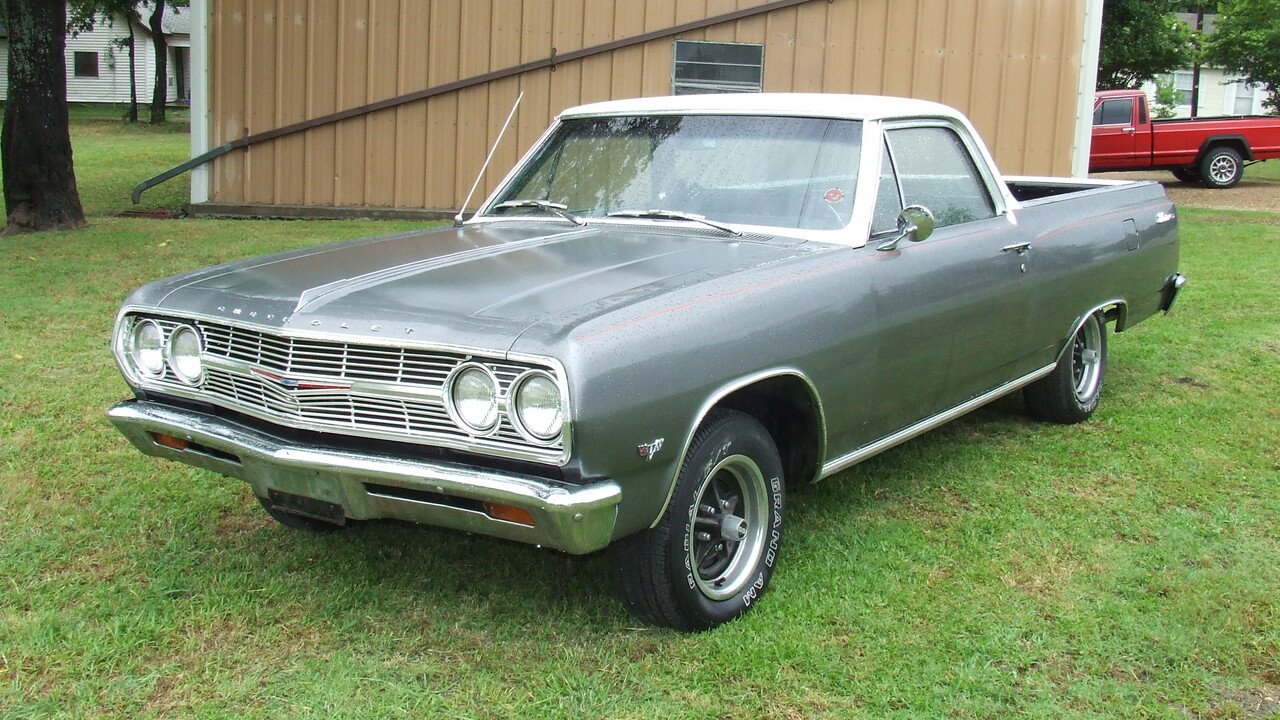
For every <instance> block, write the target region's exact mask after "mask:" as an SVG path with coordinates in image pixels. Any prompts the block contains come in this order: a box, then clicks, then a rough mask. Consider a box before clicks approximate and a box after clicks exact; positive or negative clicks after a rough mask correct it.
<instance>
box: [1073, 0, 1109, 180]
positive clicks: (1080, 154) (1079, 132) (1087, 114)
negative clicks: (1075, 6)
mask: <svg viewBox="0 0 1280 720" xmlns="http://www.w3.org/2000/svg"><path fill="white" fill-rule="evenodd" d="M1102 1H1103V0H1084V34H1083V37H1082V38H1081V40H1080V85H1079V88H1078V90H1077V95H1076V128H1075V134H1074V136H1073V141H1072V143H1071V176H1072V177H1078V178H1082V177H1088V176H1089V145H1090V143H1091V142H1092V141H1093V95H1094V92H1095V91H1096V90H1097V87H1098V54H1099V53H1100V52H1101V50H1102Z"/></svg>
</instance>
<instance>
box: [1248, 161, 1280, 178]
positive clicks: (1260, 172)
mask: <svg viewBox="0 0 1280 720" xmlns="http://www.w3.org/2000/svg"><path fill="white" fill-rule="evenodd" d="M1244 176H1245V178H1246V179H1248V180H1274V181H1276V182H1280V160H1267V161H1266V162H1260V163H1257V164H1255V165H1250V166H1249V167H1247V168H1245V169H1244Z"/></svg>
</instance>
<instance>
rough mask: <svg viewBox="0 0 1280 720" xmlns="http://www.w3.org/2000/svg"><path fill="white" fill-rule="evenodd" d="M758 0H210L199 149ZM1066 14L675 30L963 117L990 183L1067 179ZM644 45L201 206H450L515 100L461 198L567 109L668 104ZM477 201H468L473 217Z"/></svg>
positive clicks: (232, 170)
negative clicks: (996, 167)
mask: <svg viewBox="0 0 1280 720" xmlns="http://www.w3.org/2000/svg"><path fill="white" fill-rule="evenodd" d="M762 4H764V3H763V2H762V0H679V2H677V0H648V1H646V2H643V3H638V2H634V1H632V0H492V1H491V2H477V1H471V0H467V1H464V0H439V1H438V2H432V3H423V2H412V1H411V0H349V1H347V2H341V3H339V2H337V1H336V0H218V2H210V3H208V6H207V12H208V23H209V63H210V65H209V67H210V86H211V87H210V91H209V97H208V102H209V103H210V104H211V115H210V117H211V127H210V135H211V136H210V138H209V143H210V146H217V145H220V144H222V143H225V142H228V141H231V140H234V139H236V138H240V137H243V136H245V135H247V134H254V133H260V132H263V131H266V130H271V129H273V128H277V127H280V126H282V125H286V124H289V123H292V122H297V121H299V120H304V119H307V118H312V117H317V116H320V115H323V114H326V113H329V112H333V111H336V110H341V109H345V108H350V107H354V106H358V105H362V104H365V103H369V102H374V101H377V100H382V99H385V98H389V97H393V96H396V95H399V94H403V93H408V92H412V91H415V90H420V89H424V88H427V87H431V86H434V85H438V84H441V83H446V82H450V81H454V80H458V79H462V78H469V77H473V76H476V75H479V74H482V73H486V72H489V71H493V70H500V69H504V68H508V67H512V66H515V65H519V64H521V63H524V62H529V61H533V60H539V59H542V58H545V57H548V56H549V55H550V54H551V52H552V49H553V48H554V49H555V51H556V53H557V54H559V55H564V54H565V53H569V52H572V51H574V50H578V49H581V48H586V47H590V46H593V45H597V44H601V43H605V42H609V41H611V40H616V39H622V38H628V37H633V36H636V35H640V34H642V33H645V32H647V31H653V30H660V29H664V28H670V27H674V26H676V25H678V24H680V23H685V22H689V21H692V20H698V19H702V18H707V17H711V16H714V15H718V14H721V13H726V12H731V11H734V10H737V9H746V8H751V7H755V6H759V5H762ZM1084 15H1085V2H1084V0H1040V1H1038V2H1030V1H1029V0H1018V1H1017V2H1008V1H1007V0H831V1H830V2H824V1H821V0H814V1H813V2H808V3H804V4H801V5H799V6H795V7H792V8H788V9H781V10H775V11H771V12H768V13H766V14H762V15H757V16H754V17H750V18H748V19H744V20H739V21H735V22H728V23H722V24H719V25H714V26H712V27H709V28H706V29H704V30H698V31H694V32H687V33H684V34H681V35H679V36H678V39H684V40H711V41H720V42H745V43H758V44H762V45H763V46H764V57H765V60H764V82H763V89H764V90H765V91H766V92H833V93H849V92H856V93H870V94H888V95H905V96H912V97H918V98H925V99H930V100H938V101H941V102H944V103H947V104H949V105H953V106H956V107H958V108H960V109H961V110H963V111H965V112H966V113H967V114H968V115H969V116H970V117H971V118H972V119H973V121H974V123H975V125H976V126H977V127H978V129H979V131H980V132H981V133H982V135H983V137H984V138H985V139H986V140H987V142H988V143H989V144H990V145H991V147H992V150H993V152H994V154H995V156H996V158H997V160H998V161H999V162H1000V164H1001V167H1002V168H1003V169H1004V170H1005V171H1006V172H1009V173H1026V174H1056V175H1068V174H1070V172H1071V152H1072V141H1073V135H1074V131H1075V115H1076V98H1077V94H1078V84H1079V76H1080V75H1079V74H1080V68H1081V57H1080V52H1081V38H1082V36H1083V33H1084V27H1083V25H1084ZM674 39H677V38H671V37H668V38H663V39H659V40H653V41H650V42H647V43H644V44H642V45H636V46H632V47H628V48H625V49H621V50H617V51H614V52H610V53H605V54H601V55H597V56H594V57H590V58H586V59H582V60H578V61H573V62H565V63H560V64H558V65H556V66H555V68H554V69H542V70H535V71H532V72H526V73H523V74H521V75H519V76H517V77H511V78H506V79H503V80H500V81H497V82H492V83H488V84H486V85H482V86H477V87H471V88H467V89H465V90H462V91H458V92H453V93H449V94H446V95H440V96H436V97H433V98H430V99H427V100H424V101H419V102H415V103H412V104H409V105H403V106H400V107H398V108H394V109H388V110H384V111H380V112H378V113H374V114H370V115H367V116H364V117H358V118H353V119H349V120H345V121H343V122H341V123H337V124H334V125H329V126H324V127H318V128H315V129H312V130H309V131H307V132H305V133H302V134H299V135H295V136H292V137H286V138H282V139H279V140H276V141H272V142H268V143H263V144H261V145H255V146H252V147H250V148H249V149H247V150H243V151H236V152H233V153H231V154H229V155H226V156H224V157H222V158H220V159H218V160H217V161H215V163H214V165H213V170H212V173H211V183H212V187H211V200H212V201H213V202H215V203H227V204H239V203H259V204H266V205H296V204H304V205H316V206H387V207H403V208H422V209H449V208H456V207H457V206H458V205H459V204H461V203H462V201H463V198H464V196H465V195H466V193H467V190H468V189H469V188H470V185H471V182H472V180H473V179H474V177H475V173H476V172H477V171H478V169H479V167H480V165H481V163H482V162H483V161H484V158H485V155H486V153H487V152H488V149H489V147H490V146H491V145H492V143H493V142H494V140H495V139H496V137H497V135H498V132H499V131H500V130H501V128H502V123H503V121H504V120H505V118H506V116H507V113H508V111H509V110H510V108H511V104H512V102H513V101H514V100H515V98H516V96H517V94H518V93H519V92H520V91H521V90H524V91H525V93H526V94H525V98H524V102H523V104H522V106H521V108H520V112H519V115H518V117H517V119H516V120H515V122H514V124H513V127H512V130H511V131H510V132H509V133H508V135H507V136H506V137H505V138H504V139H503V141H502V144H501V145H500V146H499V147H498V148H497V151H496V153H495V154H494V159H493V162H492V164H491V166H490V169H489V170H488V172H487V173H486V174H485V177H484V181H483V182H482V185H481V189H480V191H479V192H478V193H477V198H479V197H483V195H484V194H485V193H487V192H488V191H490V190H491V189H492V188H493V187H494V186H495V185H496V183H497V182H498V181H500V179H501V178H502V177H503V176H504V175H505V173H506V172H507V170H508V169H509V168H510V167H511V166H512V164H513V163H514V162H515V161H516V159H517V158H518V157H519V155H520V154H522V153H523V152H524V151H525V150H526V149H527V148H528V147H529V146H530V145H531V144H532V143H533V142H534V140H535V139H536V138H537V137H538V136H539V135H540V134H541V132H542V130H543V129H544V128H545V127H546V125H547V124H548V122H549V121H550V120H551V119H552V118H553V117H554V116H555V114H556V113H557V112H559V111H560V110H562V109H564V108H565V107H568V106H571V105H577V104H580V103H586V102H592V101H597V100H606V99H611V98H627V97H637V96H651V95H666V94H669V93H670V92H671V71H672V43H673V40H674ZM476 203H477V200H473V201H472V203H471V204H472V205H473V206H474V205H475V204H476Z"/></svg>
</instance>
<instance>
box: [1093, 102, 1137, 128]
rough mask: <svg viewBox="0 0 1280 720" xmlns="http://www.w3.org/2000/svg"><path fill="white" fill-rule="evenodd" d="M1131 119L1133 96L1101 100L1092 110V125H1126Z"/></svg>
mask: <svg viewBox="0 0 1280 720" xmlns="http://www.w3.org/2000/svg"><path fill="white" fill-rule="evenodd" d="M1131 120H1133V98H1116V99H1114V100H1103V101H1102V103H1101V104H1100V105H1098V107H1097V108H1095V109H1094V111H1093V124H1094V125H1128V124H1129V122H1130V121H1131Z"/></svg>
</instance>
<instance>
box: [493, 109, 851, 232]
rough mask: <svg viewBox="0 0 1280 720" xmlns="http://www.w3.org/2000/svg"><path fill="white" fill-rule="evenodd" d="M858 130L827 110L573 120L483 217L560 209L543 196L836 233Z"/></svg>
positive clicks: (605, 208)
mask: <svg viewBox="0 0 1280 720" xmlns="http://www.w3.org/2000/svg"><path fill="white" fill-rule="evenodd" d="M861 138H862V124H861V123H860V122H857V121H853V120H833V119H825V118H802V117H762V116H746V115H649V116H634V117H625V116H624V117H600V118H583V119H569V120H565V121H563V122H561V124H560V126H559V128H558V129H557V130H556V132H555V133H554V134H553V135H552V137H551V138H550V139H549V140H548V141H547V142H546V143H545V144H544V145H543V146H542V147H541V148H540V149H539V150H538V152H537V153H536V154H535V155H534V156H533V158H532V159H531V160H530V161H529V162H528V163H527V164H526V165H525V166H524V167H523V168H522V169H521V170H520V172H519V173H518V174H517V175H516V177H515V179H514V180H513V181H512V182H511V183H510V184H509V185H508V186H507V187H506V188H505V190H504V191H503V192H502V194H500V195H499V196H498V197H497V198H496V199H495V201H494V202H493V203H492V204H491V205H490V209H489V211H488V214H489V216H491V217H511V216H516V215H518V216H522V217H523V216H533V215H538V216H543V217H552V218H554V217H555V216H554V215H553V214H550V213H548V212H546V211H544V210H541V209H539V207H538V206H537V205H536V204H534V203H530V202H528V201H540V202H542V203H554V204H555V207H557V208H561V209H562V211H567V212H568V213H569V214H570V215H571V216H572V217H577V218H587V219H589V218H598V217H605V216H608V215H610V214H611V213H613V214H615V216H616V214H618V213H628V214H632V215H637V214H644V215H647V216H648V217H652V218H658V219H664V218H663V217H662V216H663V215H671V214H673V213H685V214H692V215H698V216H702V217H704V218H706V219H708V220H714V221H719V222H722V223H736V224H744V225H764V226H770V227H778V228H795V229H804V230H835V229H839V228H842V227H844V226H845V225H847V224H848V222H849V216H850V215H851V213H852V208H853V192H854V187H855V186H856V184H857V171H858V156H859V148H860V144H861ZM503 203H505V204H506V206H505V207H502V208H498V207H497V206H498V205H500V204H503ZM648 211H660V212H653V213H649V212H648ZM665 219H675V218H673V217H667V218H665Z"/></svg>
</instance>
